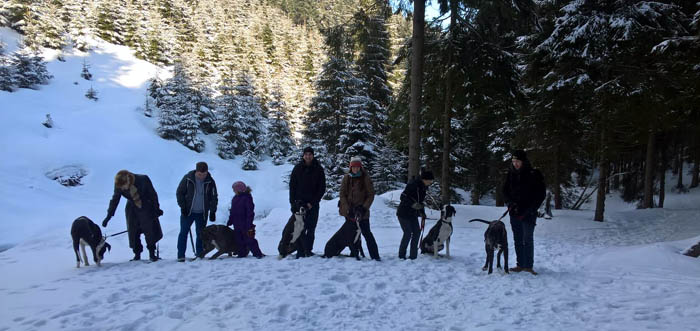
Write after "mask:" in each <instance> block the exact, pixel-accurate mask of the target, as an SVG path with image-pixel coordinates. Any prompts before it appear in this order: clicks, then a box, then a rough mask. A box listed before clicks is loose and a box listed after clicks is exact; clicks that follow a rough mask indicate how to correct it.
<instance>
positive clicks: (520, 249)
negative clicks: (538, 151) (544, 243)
mask: <svg viewBox="0 0 700 331" xmlns="http://www.w3.org/2000/svg"><path fill="white" fill-rule="evenodd" d="M512 154H513V159H512V164H511V166H510V168H509V169H508V174H507V175H506V179H505V181H504V184H503V196H504V197H505V201H506V204H507V205H508V211H509V213H510V225H511V229H512V231H513V242H514V245H515V255H516V258H517V261H518V262H517V263H518V265H517V266H515V267H514V268H510V271H512V272H520V271H527V272H530V273H532V274H534V275H536V274H537V273H536V272H535V271H534V270H533V269H532V266H533V263H534V255H535V245H534V239H533V238H534V232H535V225H536V223H537V209H538V208H539V207H540V205H541V204H542V201H544V198H545V191H546V187H545V184H544V177H543V176H542V173H541V172H540V171H539V170H537V169H533V168H532V165H531V164H530V161H529V160H528V159H527V154H526V153H525V151H522V150H517V151H515V152H513V153H512Z"/></svg>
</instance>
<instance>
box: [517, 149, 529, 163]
mask: <svg viewBox="0 0 700 331" xmlns="http://www.w3.org/2000/svg"><path fill="white" fill-rule="evenodd" d="M513 160H520V161H523V162H527V161H528V160H527V154H526V153H525V151H524V150H522V149H519V150H517V151H514V152H513Z"/></svg>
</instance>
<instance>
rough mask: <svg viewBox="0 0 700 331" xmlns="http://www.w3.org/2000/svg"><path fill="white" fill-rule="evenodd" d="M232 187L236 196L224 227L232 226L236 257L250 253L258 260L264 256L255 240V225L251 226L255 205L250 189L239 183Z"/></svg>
mask: <svg viewBox="0 0 700 331" xmlns="http://www.w3.org/2000/svg"><path fill="white" fill-rule="evenodd" d="M232 187H233V192H234V193H235V194H236V195H235V196H234V197H233V199H231V211H230V214H229V217H228V222H227V223H226V225H227V226H231V225H233V232H234V233H235V234H236V243H237V244H238V257H246V256H248V252H250V251H252V252H253V256H255V257H257V258H259V259H260V258H262V257H263V256H265V255H264V254H263V253H262V252H261V251H260V247H259V246H258V241H257V240H256V239H255V224H253V218H254V217H255V204H253V196H252V195H251V194H250V192H251V189H250V187H248V186H246V184H245V183H243V182H241V181H237V182H235V183H233V185H232Z"/></svg>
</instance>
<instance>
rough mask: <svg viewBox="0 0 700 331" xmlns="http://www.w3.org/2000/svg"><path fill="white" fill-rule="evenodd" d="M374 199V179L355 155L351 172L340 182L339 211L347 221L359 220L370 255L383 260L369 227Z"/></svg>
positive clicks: (351, 161)
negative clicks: (370, 211)
mask: <svg viewBox="0 0 700 331" xmlns="http://www.w3.org/2000/svg"><path fill="white" fill-rule="evenodd" d="M373 201H374V186H373V184H372V179H370V176H369V174H368V173H367V170H365V169H364V168H363V167H362V160H361V159H360V158H359V157H353V158H352V159H350V172H349V173H347V174H345V176H343V181H342V182H341V184H340V202H339V203H338V209H339V210H338V211H339V213H340V215H341V216H345V219H346V222H352V221H353V220H352V219H357V220H359V225H360V231H362V236H364V237H365V241H366V242H367V250H369V256H370V257H371V258H372V259H373V260H377V261H381V258H379V249H378V248H377V241H376V240H375V239H374V235H373V234H372V230H370V228H369V207H370V206H372V202H373ZM355 213H359V215H355Z"/></svg>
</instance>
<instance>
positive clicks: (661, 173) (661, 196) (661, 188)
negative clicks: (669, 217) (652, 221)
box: [659, 137, 668, 208]
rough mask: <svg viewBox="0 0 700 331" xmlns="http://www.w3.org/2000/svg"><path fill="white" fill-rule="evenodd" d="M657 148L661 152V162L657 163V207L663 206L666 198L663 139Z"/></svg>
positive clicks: (665, 165) (664, 141)
mask: <svg viewBox="0 0 700 331" xmlns="http://www.w3.org/2000/svg"><path fill="white" fill-rule="evenodd" d="M664 138H665V137H664ZM659 150H660V152H661V162H660V163H661V164H660V165H659V168H660V169H659V208H663V207H664V200H666V168H667V166H668V162H667V161H668V160H666V157H667V154H666V140H665V139H662V140H661V145H660V146H659Z"/></svg>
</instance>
